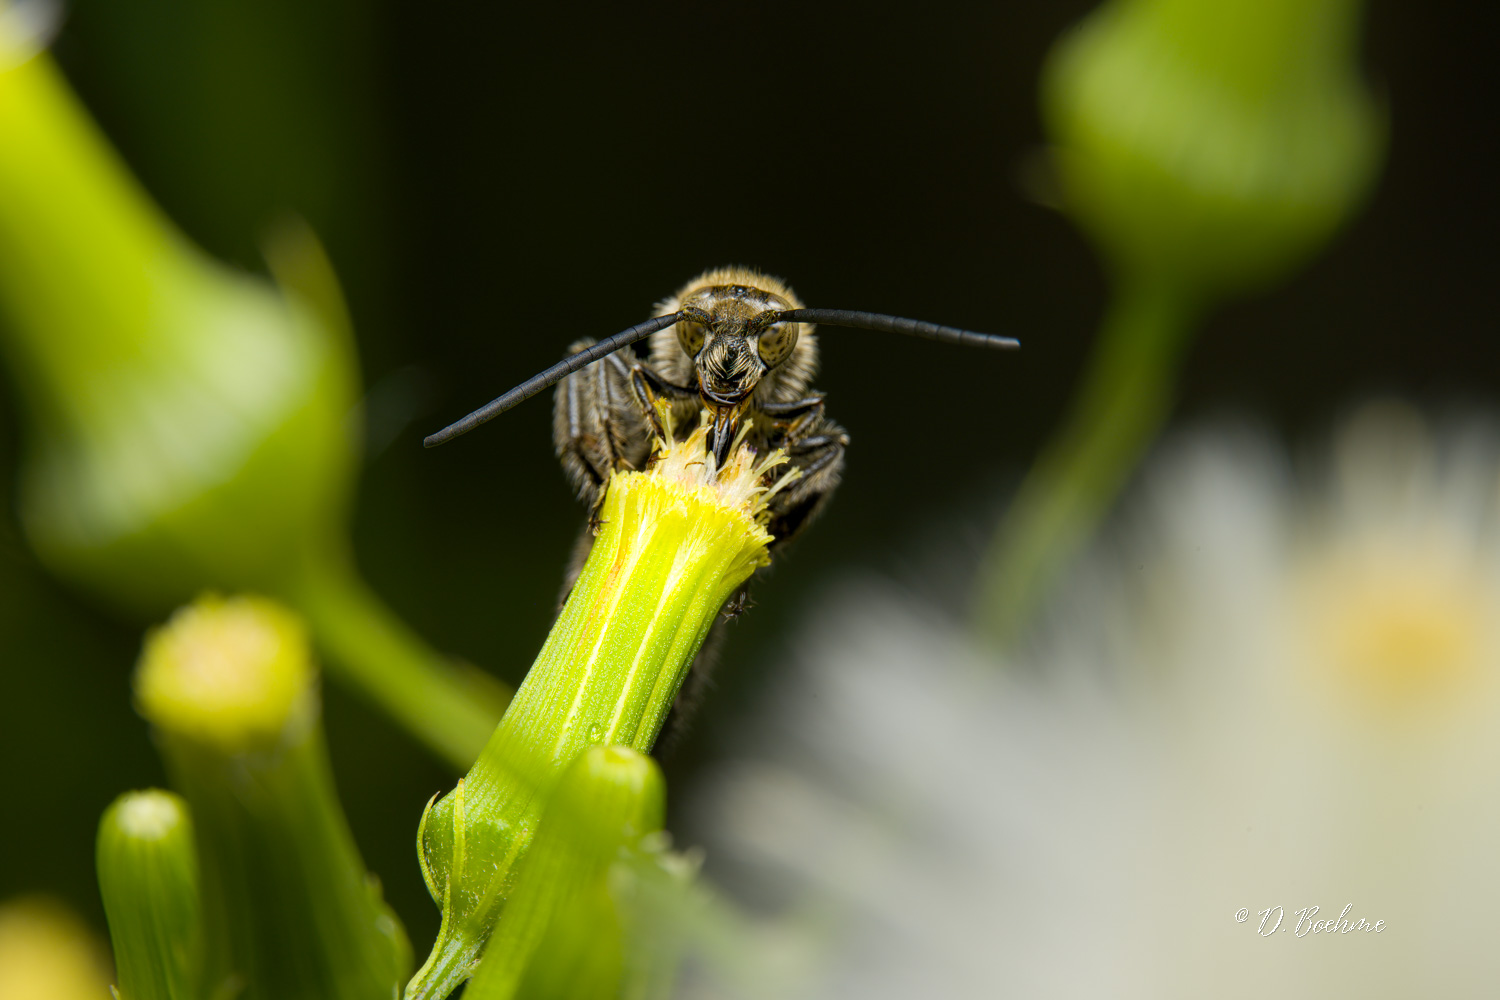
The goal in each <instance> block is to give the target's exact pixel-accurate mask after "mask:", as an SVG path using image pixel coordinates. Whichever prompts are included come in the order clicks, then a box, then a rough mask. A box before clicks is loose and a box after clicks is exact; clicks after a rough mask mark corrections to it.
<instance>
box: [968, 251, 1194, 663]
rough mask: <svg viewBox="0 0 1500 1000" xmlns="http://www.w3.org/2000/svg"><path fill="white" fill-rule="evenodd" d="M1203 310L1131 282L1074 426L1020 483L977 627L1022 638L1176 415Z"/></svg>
mask: <svg viewBox="0 0 1500 1000" xmlns="http://www.w3.org/2000/svg"><path fill="white" fill-rule="evenodd" d="M1193 313H1194V309H1193V307H1192V306H1191V304H1190V303H1189V301H1188V298H1187V296H1185V295H1184V294H1182V293H1181V292H1180V291H1179V290H1178V289H1177V288H1175V287H1173V286H1171V285H1168V284H1164V283H1153V282H1149V281H1141V280H1137V281H1129V280H1126V281H1122V282H1121V284H1120V287H1119V290H1118V291H1117V293H1116V296H1115V300H1114V302H1113V304H1112V305H1111V307H1110V311H1109V313H1108V315H1107V316H1106V317H1105V320H1104V324H1103V327H1102V329H1101V331H1100V336H1099V343H1098V346H1097V347H1096V348H1095V349H1094V353H1093V360H1092V363H1091V364H1090V367H1089V370H1088V373H1087V374H1086V376H1085V378H1084V382H1083V385H1082V387H1081V389H1080V390H1079V392H1078V394H1077V395H1076V396H1075V397H1074V400H1073V405H1072V408H1071V411H1070V415H1069V417H1068V418H1067V423H1066V424H1065V425H1064V426H1063V428H1062V430H1061V431H1059V432H1058V433H1057V434H1056V435H1055V436H1054V437H1053V439H1052V441H1051V442H1050V443H1049V444H1048V445H1047V448H1046V450H1045V451H1044V452H1043V453H1042V455H1041V457H1040V458H1039V459H1038V460H1037V463H1036V465H1034V466H1033V467H1032V469H1031V472H1030V473H1029V474H1028V475H1027V476H1026V479H1025V480H1024V481H1023V482H1022V483H1021V488H1020V490H1019V491H1018V492H1017V494H1016V497H1015V499H1014V500H1013V501H1012V503H1011V505H1010V509H1009V510H1007V511H1006V513H1005V516H1004V518H1003V519H1002V520H1001V523H1000V528H999V530H998V531H997V532H996V535H995V538H994V541H993V542H992V543H991V545H990V550H989V552H988V554H987V556H986V559H985V562H984V564H983V565H982V567H981V570H980V580H979V601H978V603H977V606H976V609H975V610H976V620H977V625H978V628H979V629H980V630H981V631H982V632H983V633H985V634H986V635H987V636H988V637H989V638H991V639H993V640H995V641H996V642H998V643H1000V644H1002V645H1003V644H1008V643H1010V642H1012V641H1014V640H1015V639H1016V637H1017V635H1018V633H1019V632H1020V631H1021V630H1022V629H1023V628H1024V626H1025V625H1026V623H1027V622H1028V620H1029V619H1030V618H1031V615H1032V613H1033V612H1034V611H1035V610H1036V608H1037V606H1038V605H1039V604H1040V603H1041V602H1042V601H1043V600H1044V599H1045V598H1046V596H1047V594H1048V592H1049V591H1050V589H1051V588H1052V586H1053V584H1054V583H1055V582H1056V581H1057V579H1058V577H1059V576H1060V575H1061V573H1062V572H1063V571H1064V570H1065V569H1066V568H1067V567H1068V565H1069V563H1070V562H1071V561H1072V559H1073V557H1074V556H1075V555H1076V554H1077V552H1078V551H1079V549H1080V548H1081V547H1082V546H1083V545H1084V544H1085V543H1086V542H1087V541H1088V539H1089V536H1090V535H1092V534H1093V531H1094V528H1095V526H1096V525H1097V524H1098V522H1099V520H1100V518H1101V517H1103V515H1104V513H1105V512H1106V510H1107V509H1108V508H1109V505H1110V504H1111V503H1112V502H1113V501H1114V499H1115V497H1116V495H1117V494H1118V493H1119V491H1120V489H1121V488H1122V487H1123V486H1124V485H1125V482H1126V481H1127V480H1128V479H1129V477H1130V473H1131V470H1133V469H1134V468H1135V466H1136V463H1137V462H1138V461H1139V460H1140V459H1141V457H1142V455H1144V454H1145V452H1146V450H1147V448H1149V447H1150V445H1151V442H1152V441H1153V440H1154V439H1155V437H1156V434H1157V432H1158V431H1159V430H1160V429H1161V425H1162V423H1163V422H1164V421H1165V420H1166V417H1167V414H1168V412H1169V411H1170V410H1171V406H1172V398H1173V388H1174V385H1175V382H1176V376H1177V364H1178V360H1179V358H1180V356H1181V354H1182V350H1183V347H1184V345H1185V344H1186V342H1187V334H1188V332H1189V331H1190V329H1191V325H1192V316H1193Z"/></svg>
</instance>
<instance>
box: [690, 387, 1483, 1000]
mask: <svg viewBox="0 0 1500 1000" xmlns="http://www.w3.org/2000/svg"><path fill="white" fill-rule="evenodd" d="M1496 446H1497V439H1496V437H1495V435H1494V433H1493V431H1492V429H1491V428H1489V427H1487V426H1484V425H1479V424H1470V425H1467V426H1464V427H1458V428H1452V429H1448V430H1445V431H1444V432H1443V433H1441V434H1440V435H1437V436H1433V435H1431V434H1430V432H1429V430H1428V428H1427V426H1426V425H1425V424H1424V422H1423V421H1422V419H1421V418H1420V417H1418V416H1417V415H1415V414H1414V413H1412V412H1410V411H1409V410H1406V409H1403V408H1401V407H1399V406H1396V405H1393V404H1392V405H1382V406H1376V407H1371V408H1367V409H1366V410H1364V411H1363V412H1361V413H1360V414H1359V415H1357V416H1356V417H1355V418H1354V419H1353V420H1351V421H1349V422H1348V423H1347V424H1346V425H1345V426H1344V427H1343V428H1342V430H1341V431H1340V432H1339V434H1338V435H1337V436H1336V438H1335V439H1334V442H1333V444H1332V446H1331V447H1330V448H1329V449H1327V450H1326V452H1325V454H1324V456H1323V457H1322V459H1321V460H1320V461H1317V462H1313V463H1309V465H1308V466H1307V468H1306V469H1305V470H1303V474H1301V475H1298V474H1295V473H1294V471H1293V468H1292V464H1291V463H1290V462H1288V461H1287V460H1286V459H1285V458H1284V457H1282V456H1281V454H1280V453H1279V451H1278V450H1277V449H1276V448H1275V447H1274V446H1272V445H1270V444H1269V443H1268V442H1267V441H1265V440H1264V439H1263V438H1261V437H1259V436H1256V435H1253V434H1248V433H1244V432H1237V433H1226V432H1223V431H1219V432H1214V433H1205V434H1200V435H1198V436H1196V437H1194V438H1191V439H1188V440H1186V441H1183V442H1180V443H1178V444H1177V445H1176V446H1174V447H1171V448H1168V449H1167V452H1166V454H1165V456H1164V457H1163V458H1161V459H1160V460H1158V461H1157V462H1156V463H1155V464H1154V466H1153V467H1152V468H1151V470H1150V471H1149V472H1148V473H1147V474H1146V476H1145V477H1144V480H1143V483H1142V485H1141V486H1140V488H1139V490H1138V492H1137V496H1136V498H1135V502H1134V506H1133V507H1129V508H1127V510H1126V512H1125V515H1124V516H1123V518H1122V520H1121V523H1120V524H1119V525H1117V527H1116V529H1115V530H1114V532H1113V533H1112V535H1110V536H1108V537H1106V538H1105V539H1104V540H1103V541H1102V542H1101V543H1100V544H1099V546H1098V547H1097V549H1096V551H1095V553H1094V554H1093V556H1092V557H1091V558H1090V560H1089V561H1088V563H1087V564H1086V565H1085V566H1084V567H1083V568H1082V569H1081V570H1080V571H1079V572H1078V574H1077V575H1076V578H1075V580H1074V582H1073V584H1072V586H1071V587H1070V589H1069V590H1068V591H1067V592H1066V593H1065V594H1064V596H1062V597H1061V598H1060V599H1059V600H1058V601H1057V602H1056V604H1055V605H1054V606H1053V607H1052V609H1051V610H1050V612H1049V620H1048V624H1047V626H1046V627H1045V628H1044V629H1043V630H1042V631H1043V633H1044V635H1043V636H1042V637H1041V638H1039V639H1038V640H1037V641H1036V642H1035V644H1034V645H1033V647H1032V648H1031V650H1030V651H1029V652H1028V653H1026V654H1023V655H1021V656H1018V657H1017V662H1016V663H1013V664H1010V665H1009V668H1010V669H1003V670H1002V669H999V668H998V667H999V665H998V664H996V663H995V662H994V661H993V660H992V659H990V658H988V656H987V655H986V654H984V653H982V652H980V651H979V650H978V649H977V648H976V647H973V646H971V645H970V644H969V643H968V641H967V639H966V637H965V633H964V632H963V630H961V629H960V628H959V627H958V626H956V625H955V624H953V623H952V622H951V621H949V620H948V619H946V618H944V617H943V616H942V615H941V614H940V613H938V612H936V611H935V610H933V609H931V608H929V607H926V606H924V605H923V603H922V602H921V601H920V600H919V599H916V598H914V597H913V596H911V595H910V594H906V593H902V592H900V591H899V590H897V589H896V588H894V587H892V586H889V585H883V586H882V585H875V584H865V585H861V586H856V587H851V588H848V589H847V591H846V592H845V593H843V594H842V596H840V597H839V598H837V599H836V600H834V601H833V602H832V606H831V607H825V608H823V609H820V610H819V611H818V612H817V613H816V614H815V615H814V620H815V622H816V625H815V627H811V628H809V629H808V631H807V634H806V636H805V639H804V641H803V643H802V644H801V645H800V647H799V648H800V649H801V650H802V653H801V655H800V660H799V662H798V663H797V664H796V665H795V667H794V669H793V670H791V671H790V672H789V677H788V679H787V683H786V684H785V685H784V687H783V688H782V689H781V690H780V691H779V693H778V695H777V698H776V699H775V700H774V703H773V704H772V705H771V706H770V707H769V710H768V711H767V712H766V713H765V714H764V716H763V717H761V718H758V719H756V720H755V723H756V725H755V726H754V727H753V728H752V729H750V730H749V731H748V734H747V736H746V737H745V738H744V740H743V745H742V753H741V756H742V758H743V762H742V763H740V764H738V765H736V766H734V767H733V768H731V769H730V771H729V773H727V774H725V775H721V776H719V778H718V779H717V781H716V782H715V784H714V785H713V794H712V795H710V796H707V797H706V801H705V806H704V809H703V812H702V813H700V820H701V824H702V828H703V829H702V836H703V839H704V840H705V841H706V842H707V844H708V847H709V858H710V862H711V868H712V867H713V863H714V862H715V861H716V860H717V861H718V862H719V867H720V874H721V877H722V878H724V879H725V880H726V881H727V882H728V883H729V884H730V886H731V888H733V889H736V890H737V891H739V892H740V893H741V894H742V895H746V896H752V897H755V898H758V899H759V900H760V901H761V902H765V901H767V900H768V898H769V899H770V900H771V901H773V902H780V903H782V904H787V905H791V906H794V907H797V908H802V909H804V912H805V908H807V907H811V908H812V909H814V910H815V911H822V912H824V913H825V914H826V915H828V916H829V917H831V921H832V922H831V926H833V927H834V928H835V931H834V933H833V934H832V935H831V941H832V947H831V949H830V952H829V959H828V961H827V963H826V965H825V967H824V968H823V970H822V975H821V978H819V979H818V980H816V981H810V982H809V983H807V984H806V987H807V988H806V992H807V995H816V996H820V997H846V996H847V997H854V996H858V997H861V998H879V997H946V998H963V997H1009V996H1016V997H1101V996H1109V997H1142V998H1153V1000H1160V998H1177V997H1183V998H1201V997H1206V996H1247V997H1248V996H1256V997H1263V996H1270V995H1276V996H1292V997H1302V996H1307V997H1312V996H1319V997H1327V996H1360V997H1392V998H1397V997H1399V998H1410V997H1416V996H1434V997H1436V996H1442V997H1472V996H1494V995H1497V989H1500V949H1497V948H1495V947H1494V945H1493V939H1494V923H1495V919H1496V915H1495V914H1496V905H1497V903H1496V901H1497V900H1500V633H1497V622H1500V614H1497V611H1500V549H1497V542H1500V449H1497V447H1496ZM1346 906H1348V909H1347V911H1345V907H1346ZM1310 907H1317V908H1318V909H1317V911H1316V913H1311V912H1307V911H1304V908H1310ZM1277 908H1279V909H1277ZM1267 910H1269V911H1270V912H1269V914H1268V916H1266V917H1265V918H1263V917H1262V911H1267ZM1298 911H1304V912H1302V913H1299V912H1298ZM1341 911H1342V921H1339V922H1338V923H1336V924H1335V928H1334V930H1332V931H1330V930H1329V929H1328V928H1327V927H1326V926H1323V925H1320V924H1315V923H1314V922H1315V921H1324V920H1335V921H1337V920H1338V918H1340V916H1341ZM1237 917H1242V918H1243V922H1241V921H1240V920H1238V919H1237ZM1278 918H1280V928H1284V929H1276V927H1277V920H1278ZM1359 920H1364V921H1365V922H1366V926H1369V925H1373V923H1374V922H1375V921H1382V922H1383V923H1382V924H1381V929H1380V930H1379V931H1372V930H1365V929H1350V930H1347V931H1345V930H1344V928H1345V927H1346V926H1347V927H1351V928H1353V927H1357V926H1358V924H1357V921H1359ZM1345 922H1347V923H1345Z"/></svg>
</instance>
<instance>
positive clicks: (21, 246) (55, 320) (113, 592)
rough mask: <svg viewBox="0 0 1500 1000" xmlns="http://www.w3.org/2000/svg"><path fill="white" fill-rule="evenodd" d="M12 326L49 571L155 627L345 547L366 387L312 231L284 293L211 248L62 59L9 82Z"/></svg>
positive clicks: (1, 108)
mask: <svg viewBox="0 0 1500 1000" xmlns="http://www.w3.org/2000/svg"><path fill="white" fill-rule="evenodd" d="M0 134H3V135H5V136H6V141H5V143H4V144H3V145H0V310H3V312H4V317H5V320H6V323H5V327H4V329H5V332H6V337H5V339H4V341H3V346H4V349H5V351H6V353H7V356H8V360H9V361H10V363H11V366H12V368H13V370H14V372H15V375H16V379H15V384H16V387H17V389H18V390H19V392H20V393H21V394H22V398H23V401H24V402H25V403H26V407H25V410H24V415H25V416H26V417H27V418H28V419H27V432H28V441H27V444H28V448H27V457H26V461H25V464H24V466H23V471H22V484H21V516H22V520H23V523H24V524H25V527H26V531H27V535H28V537H29V538H30V540H31V541H32V544H33V545H34V546H35V547H36V549H37V552H38V554H39V555H40V556H41V557H42V558H43V560H44V561H46V562H47V563H48V564H49V566H51V567H52V568H53V569H54V570H56V571H57V572H59V573H60V574H61V575H64V576H66V577H68V578H70V579H73V580H76V581H78V582H80V583H82V584H84V585H86V586H88V587H90V588H91V589H94V590H96V591H98V592H100V593H102V594H103V595H105V596H106V597H108V598H109V599H110V600H112V601H114V602H117V603H124V604H127V605H129V606H131V607H133V608H135V609H137V610H140V611H157V610H159V609H160V608H162V607H169V606H171V604H173V603H175V602H178V601H181V600H183V599H185V598H186V597H187V596H189V595H191V594H192V593H193V592H195V591H196V590H197V589H199V588H200V587H202V586H203V585H204V584H205V582H209V581H212V582H214V583H216V584H217V585H220V586H226V587H235V588H241V587H256V588H267V587H273V586H275V585H276V584H279V583H280V582H281V581H282V580H284V579H285V577H286V574H287V569H288V566H289V565H293V566H294V565H297V564H298V563H300V562H301V561H303V560H305V559H306V558H307V554H308V553H309V552H315V551H319V550H322V549H327V548H328V547H329V546H330V545H331V544H332V543H333V539H336V538H337V537H338V536H337V534H336V533H335V529H337V528H338V527H339V526H340V524H341V523H342V519H343V516H344V508H345V506H346V504H347V502H348V499H349V492H350V486H351V483H352V476H353V472H354V469H355V461H354V460H355V451H354V442H353V441H352V440H351V437H350V434H349V431H348V427H349V421H348V419H347V417H348V414H349V412H350V410H351V409H352V408H353V406H354V404H355V401H356V385H357V375H356V370H355V362H354V356H353V352H352V344H351V342H350V339H349V336H348V328H347V323H346V321H345V319H344V316H343V313H342V311H341V308H340V307H339V305H338V302H339V297H338V292H337V288H336V286H335V285H333V284H332V272H331V270H329V269H328V268H327V265H326V262H325V261H323V260H322V258H321V256H320V254H319V251H318V250H317V249H316V244H313V243H311V242H310V237H308V236H307V234H306V233H305V231H302V232H299V233H297V234H295V235H289V236H287V237H286V238H284V239H283V241H282V242H281V244H280V245H279V247H278V249H277V250H276V253H275V254H274V255H273V257H274V260H275V261H276V263H277V264H278V266H279V269H280V270H281V272H282V273H283V275H284V281H283V288H281V289H277V288H275V287H273V286H271V285H270V284H268V283H266V282H264V281H261V280H259V279H256V278H252V277H250V276H248V275H243V274H238V273H235V272H232V271H229V270H227V269H225V268H223V267H220V266H219V265H217V264H215V263H214V262H212V261H210V260H209V259H207V258H206V257H204V256H203V255H202V254H200V253H199V252H198V251H197V250H196V249H194V248H193V247H192V246H191V245H190V244H189V243H188V242H187V241H186V240H185V239H184V238H183V237H182V235H181V234H180V233H178V232H177V231H176V229H175V228H174V227H173V226H172V224H171V223H170V222H169V221H168V220H167V219H166V218H165V217H164V216H162V215H161V213H160V211H159V210H158V209H157V208H156V206H155V205H153V204H152V203H151V202H150V200H149V199H148V198H147V197H146V195H145V194H144V193H143V192H142V191H141V190H140V189H139V188H138V187H137V186H136V184H135V183H134V181H133V180H132V179H131V178H130V176H129V175H128V173H127V172H126V171H125V169H124V168H123V166H122V165H121V164H120V163H119V162H118V161H117V160H116V159H115V157H114V155H113V153H112V151H111V150H110V149H109V148H108V146H107V145H106V144H105V142H104V140H103V138H102V137H101V136H100V135H99V134H98V133H97V131H96V130H95V128H94V126H93V125H92V123H91V122H90V121H89V120H88V118H87V115H86V114H85V112H84V111H83V110H82V109H81V108H80V107H78V105H77V103H76V101H75V99H74V98H73V96H72V94H71V93H70V92H69V91H68V89H67V87H66V85H65V84H64V83H63V82H62V80H61V79H60V77H59V76H58V74H57V72H56V70H55V69H54V67H53V66H52V63H51V61H50V60H49V59H48V58H47V57H46V56H45V55H37V56H35V57H33V58H31V59H29V60H26V61H24V62H22V63H20V64H19V65H14V66H11V67H10V68H8V69H4V70H3V71H0Z"/></svg>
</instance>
